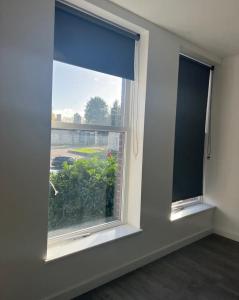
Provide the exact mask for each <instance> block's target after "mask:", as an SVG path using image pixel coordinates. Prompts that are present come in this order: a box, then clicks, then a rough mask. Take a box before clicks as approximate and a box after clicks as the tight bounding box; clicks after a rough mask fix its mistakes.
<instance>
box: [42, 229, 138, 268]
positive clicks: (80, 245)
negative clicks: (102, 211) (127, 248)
mask: <svg viewBox="0 0 239 300" xmlns="http://www.w3.org/2000/svg"><path fill="white" fill-rule="evenodd" d="M141 231H142V230H141V229H138V228H135V227H133V226H130V225H120V226H117V227H114V228H110V229H105V230H102V231H99V232H97V233H93V234H91V235H90V236H87V237H79V238H78V239H76V238H74V239H71V240H64V241H60V242H58V243H54V244H52V245H48V249H47V257H46V259H45V262H51V261H54V260H57V259H59V258H62V257H66V256H68V255H71V254H73V253H76V252H80V251H83V250H86V249H89V248H92V247H96V246H99V245H101V244H104V243H108V242H112V241H114V240H118V239H121V238H124V237H127V236H130V235H132V234H136V233H139V232H141Z"/></svg>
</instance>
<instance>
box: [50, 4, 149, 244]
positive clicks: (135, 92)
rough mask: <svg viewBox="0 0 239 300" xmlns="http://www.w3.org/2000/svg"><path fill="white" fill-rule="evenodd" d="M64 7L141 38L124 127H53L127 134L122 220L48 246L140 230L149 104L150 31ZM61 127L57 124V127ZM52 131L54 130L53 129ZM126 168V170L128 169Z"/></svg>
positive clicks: (125, 95)
mask: <svg viewBox="0 0 239 300" xmlns="http://www.w3.org/2000/svg"><path fill="white" fill-rule="evenodd" d="M62 2H63V3H65V4H67V5H70V6H73V7H75V8H78V9H80V10H84V11H86V12H88V13H90V14H93V15H95V16H98V17H100V18H103V19H105V20H108V21H109V22H112V23H114V24H117V25H119V26H122V27H124V28H127V29H129V30H131V31H133V32H137V33H139V34H140V40H139V41H137V42H136V47H135V80H134V81H128V80H123V83H126V84H125V85H124V88H123V89H122V99H124V100H126V102H125V104H126V106H127V107H126V114H123V116H124V117H125V120H124V121H123V126H125V125H126V127H127V128H126V127H112V126H95V125H87V124H69V123H65V124H64V123H60V122H55V123H54V124H53V127H58V128H61V129H63V128H68V129H84V130H92V131H96V130H99V131H113V132H125V149H124V163H123V164H124V168H123V173H124V174H123V177H124V179H123V186H122V200H121V220H116V221H112V222H108V223H103V224H100V225H96V226H92V227H89V228H86V229H79V230H77V227H74V228H75V230H73V231H71V232H67V233H63V234H61V235H57V236H53V237H48V245H51V244H54V243H56V242H60V241H65V240H68V239H75V238H80V237H86V236H88V235H91V234H92V233H96V232H99V231H102V230H105V229H109V228H112V227H116V226H120V225H125V224H127V225H131V226H133V227H134V228H137V229H140V210H141V182H142V160H143V136H144V114H145V100H146V81H147V61H148V44H149V32H148V30H146V29H144V28H142V27H140V26H138V25H135V24H133V23H131V22H129V21H127V20H124V19H122V18H120V17H118V16H116V15H113V14H111V13H110V12H108V11H105V10H103V9H101V8H99V7H97V6H95V5H93V4H91V3H89V2H87V1H85V0H69V1H62ZM139 120H140V122H139ZM57 123H58V124H57ZM53 127H52V128H53ZM126 166H127V167H126Z"/></svg>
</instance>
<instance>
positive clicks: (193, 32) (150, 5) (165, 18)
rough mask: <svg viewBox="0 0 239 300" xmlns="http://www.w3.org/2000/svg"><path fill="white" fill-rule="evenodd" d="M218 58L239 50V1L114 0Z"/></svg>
mask: <svg viewBox="0 0 239 300" xmlns="http://www.w3.org/2000/svg"><path fill="white" fill-rule="evenodd" d="M111 1H112V2H114V3H116V4H118V5H119V6H122V7H124V8H126V9H128V10H129V11H132V12H134V13H135V14H137V15H139V16H141V17H143V18H145V19H147V20H149V21H151V22H153V23H155V24H158V25H160V26H161V27H163V28H165V29H167V30H169V31H171V32H174V33H176V34H177V35H178V36H181V37H183V38H185V39H187V40H188V41H191V42H193V43H194V44H196V45H198V46H200V47H201V48H204V49H205V50H208V51H210V52H212V53H213V54H215V55H217V56H219V57H225V56H229V55H233V54H238V53H239V0H111Z"/></svg>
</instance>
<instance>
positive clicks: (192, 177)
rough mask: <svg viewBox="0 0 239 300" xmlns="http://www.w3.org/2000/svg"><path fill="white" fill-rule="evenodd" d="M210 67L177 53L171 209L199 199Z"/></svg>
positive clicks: (201, 186)
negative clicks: (177, 69) (177, 72)
mask: <svg viewBox="0 0 239 300" xmlns="http://www.w3.org/2000/svg"><path fill="white" fill-rule="evenodd" d="M211 72H212V67H210V66H208V65H205V64H203V63H201V62H198V61H196V60H194V59H191V58H189V57H186V56H184V55H180V59H179V75H178V95H177V114H176V127H175V146H174V173H173V202H174V205H173V207H174V208H177V209H180V208H182V207H183V206H188V205H191V204H193V203H195V202H198V201H201V199H202V195H203V165H204V141H205V124H206V115H207V106H208V103H209V102H210V101H208V97H209V83H210V78H211Z"/></svg>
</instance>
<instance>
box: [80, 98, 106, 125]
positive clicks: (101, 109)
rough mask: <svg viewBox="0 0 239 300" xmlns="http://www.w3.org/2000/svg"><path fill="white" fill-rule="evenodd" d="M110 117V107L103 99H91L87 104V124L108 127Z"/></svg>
mask: <svg viewBox="0 0 239 300" xmlns="http://www.w3.org/2000/svg"><path fill="white" fill-rule="evenodd" d="M108 117H109V114H108V106H107V104H106V103H105V101H104V100H103V99H102V98H100V97H94V98H91V99H90V101H89V102H88V103H87V104H86V108H85V121H86V123H87V124H96V125H107V124H108Z"/></svg>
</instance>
